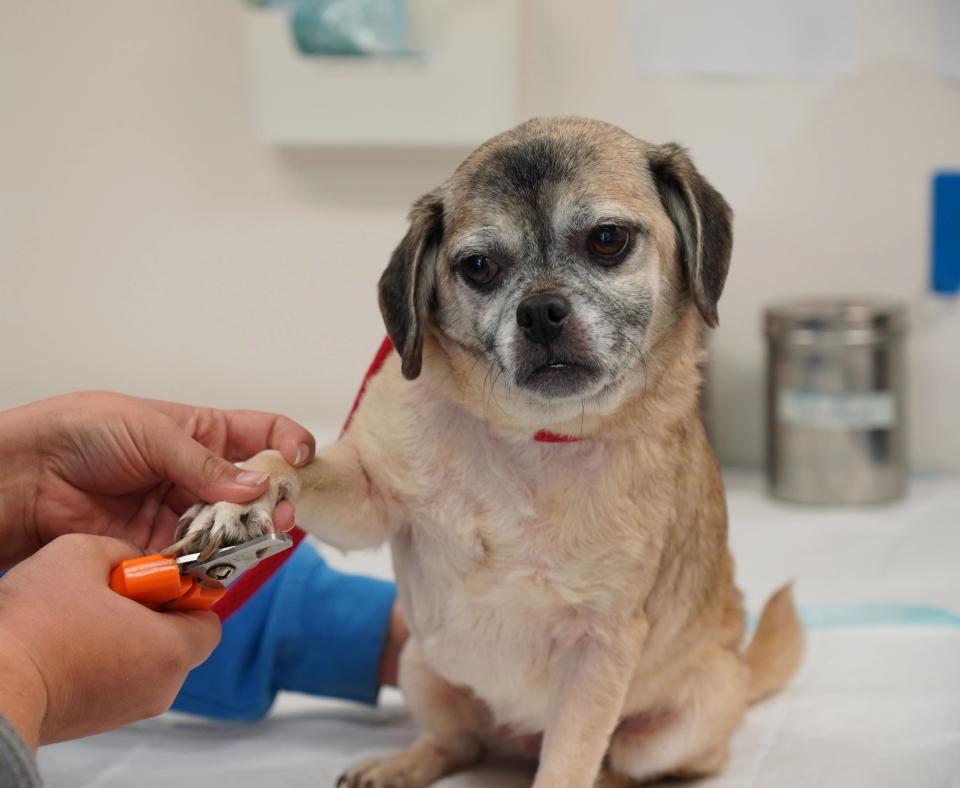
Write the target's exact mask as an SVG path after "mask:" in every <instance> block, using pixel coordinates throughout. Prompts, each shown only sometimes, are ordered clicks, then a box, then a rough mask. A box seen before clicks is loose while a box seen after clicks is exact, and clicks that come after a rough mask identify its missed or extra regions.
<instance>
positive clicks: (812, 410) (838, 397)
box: [777, 388, 897, 430]
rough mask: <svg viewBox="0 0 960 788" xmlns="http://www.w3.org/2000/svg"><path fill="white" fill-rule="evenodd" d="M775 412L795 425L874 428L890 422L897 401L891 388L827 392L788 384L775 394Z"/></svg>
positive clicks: (848, 428) (859, 428)
mask: <svg viewBox="0 0 960 788" xmlns="http://www.w3.org/2000/svg"><path fill="white" fill-rule="evenodd" d="M777 416H778V417H779V419H780V420H781V421H783V422H785V423H786V424H792V425H795V426H798V427H821V428H825V429H831V428H832V429H847V430H876V429H884V428H886V427H892V426H893V424H894V423H895V421H896V418H897V403H896V399H895V398H894V395H893V392H890V391H850V392H844V393H832V394H828V393H824V392H822V391H810V390H809V389H793V388H787V389H783V390H782V391H781V392H780V396H779V397H778V398H777Z"/></svg>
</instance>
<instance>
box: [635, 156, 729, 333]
mask: <svg viewBox="0 0 960 788" xmlns="http://www.w3.org/2000/svg"><path fill="white" fill-rule="evenodd" d="M649 160H650V172H651V174H652V175H653V180H654V182H655V183H656V185H657V190H658V191H659V192H660V200H661V201H662V202H663V206H664V208H665V209H666V211H667V215H668V216H669V217H670V220H671V221H672V222H673V225H674V227H676V230H677V257H678V260H679V262H680V264H681V266H682V268H683V271H684V274H685V277H686V280H687V285H688V287H689V288H690V293H691V294H692V295H693V300H694V303H696V305H697V309H699V310H700V314H701V315H702V316H703V319H704V321H705V322H706V323H707V325H708V326H710V327H711V328H716V327H717V325H718V320H717V301H719V300H720V293H721V292H723V283H724V282H725V281H726V279H727V271H728V270H729V268H730V252H731V250H732V248H733V211H731V210H730V206H729V205H728V204H727V201H726V200H725V199H723V195H721V194H720V192H718V191H717V190H716V189H714V188H713V187H712V186H711V185H710V184H709V183H707V181H706V179H705V178H704V177H703V176H702V175H701V174H700V173H699V172H697V168H696V167H694V166H693V162H692V161H690V157H689V156H688V155H687V152H686V151H685V150H684V149H683V148H681V147H680V146H679V145H673V144H669V145H660V146H659V147H655V148H653V149H652V150H651V151H650V154H649Z"/></svg>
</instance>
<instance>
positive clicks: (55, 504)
mask: <svg viewBox="0 0 960 788" xmlns="http://www.w3.org/2000/svg"><path fill="white" fill-rule="evenodd" d="M314 448H315V444H314V440H313V436H311V435H310V433H309V432H307V431H306V430H305V429H304V428H303V427H301V426H299V425H298V424H296V423H294V422H292V421H290V420H289V419H286V418H284V417H282V416H276V415H273V414H269V413H260V412H256V411H223V410H215V409H212V408H194V407H191V406H189V405H178V404H176V403H171V402H160V401H157V400H144V399H138V398H135V397H128V396H124V395H121V394H110V393H105V392H86V393H80V394H67V395H64V396H61V397H54V398H52V399H48V400H43V401H41V402H36V403H33V404H31V405H26V406H23V407H21V408H15V409H13V410H9V411H5V412H3V413H0V468H3V474H2V475H0V535H2V537H3V538H2V539H0V566H3V565H8V564H10V563H13V562H15V561H17V560H20V559H22V558H24V557H25V556H27V555H29V554H31V553H32V552H34V551H35V550H37V549H38V548H40V547H41V546H42V545H44V544H46V543H48V542H50V541H51V540H53V539H55V538H56V537H57V536H60V535H62V534H66V533H71V532H77V531H83V532H87V533H97V534H102V535H106V536H115V537H118V538H122V539H125V540H127V541H129V542H132V543H134V544H136V545H137V546H138V547H142V548H145V549H148V550H158V549H162V548H164V547H166V546H168V545H169V544H171V543H172V542H173V533H174V529H175V526H176V522H177V520H178V519H179V516H180V514H181V513H182V512H183V510H184V509H186V508H187V507H188V506H189V505H190V504H192V503H193V502H194V501H195V500H196V499H197V498H200V499H201V500H205V501H221V500H228V501H233V502H235V503H243V502H245V501H249V500H252V499H254V498H257V497H259V496H260V495H262V494H263V493H264V492H265V491H266V488H267V484H266V476H265V475H263V476H262V478H261V474H259V473H255V472H249V471H243V470H242V469H240V468H237V467H236V466H234V465H233V464H232V462H231V461H234V460H240V459H245V458H247V457H250V456H252V455H254V454H256V453H257V452H259V451H261V450H263V449H277V450H279V451H280V452H281V453H282V454H283V457H284V458H285V459H286V460H287V462H289V463H291V464H293V465H298V466H299V465H304V464H305V463H307V462H309V461H310V460H311V459H312V458H313V455H314ZM273 522H274V524H275V526H276V528H277V529H278V530H286V529H288V528H289V527H291V526H292V525H293V509H292V507H291V506H290V505H289V504H288V503H286V502H284V503H282V504H281V505H279V506H278V507H277V511H276V512H275V513H274V517H273Z"/></svg>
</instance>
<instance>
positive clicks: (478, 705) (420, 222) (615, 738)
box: [182, 118, 802, 788]
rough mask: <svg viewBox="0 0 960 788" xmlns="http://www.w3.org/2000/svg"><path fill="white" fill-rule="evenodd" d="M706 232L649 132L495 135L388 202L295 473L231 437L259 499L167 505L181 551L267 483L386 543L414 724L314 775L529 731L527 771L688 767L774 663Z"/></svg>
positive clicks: (683, 179)
mask: <svg viewBox="0 0 960 788" xmlns="http://www.w3.org/2000/svg"><path fill="white" fill-rule="evenodd" d="M731 244H732V234H731V212H730V209H729V207H728V206H727V204H726V202H725V201H724V199H723V197H721V196H720V194H719V193H718V192H716V191H715V190H714V189H713V187H712V186H710V184H708V183H707V182H706V181H705V180H704V179H703V177H702V176H701V175H700V174H699V173H698V172H697V170H696V169H695V168H694V166H693V164H692V163H691V162H690V159H689V158H688V157H687V155H686V153H685V152H684V151H683V150H682V149H680V148H678V147H676V146H674V145H664V146H654V145H650V144H647V143H645V142H642V141H640V140H637V139H635V138H634V137H632V136H630V135H629V134H627V133H625V132H624V131H622V130H620V129H618V128H615V127H613V126H610V125H607V124H604V123H599V122H595V121H589V120H583V119H578V118H559V119H548V120H533V121H530V122H528V123H524V124H523V125H521V126H519V127H517V128H515V129H513V130H512V131H509V132H506V133H505V134H502V135H500V136H498V137H495V138H494V139H492V140H490V141H489V142H486V143H485V144H483V145H481V146H480V147H479V148H478V149H477V150H476V151H474V153H472V154H471V155H470V156H469V157H468V158H467V159H466V161H464V162H463V164H462V165H461V166H460V167H459V168H458V169H457V171H456V172H455V173H454V174H453V176H452V177H451V178H450V179H449V180H448V181H447V182H446V183H444V184H443V185H442V186H440V187H439V188H438V189H436V190H435V191H433V192H431V193H430V194H428V195H426V196H424V197H422V198H421V199H420V200H418V201H417V203H416V204H415V205H414V208H413V211H412V214H411V226H410V230H409V232H408V233H407V235H406V237H405V238H404V239H403V241H402V242H401V243H400V245H399V246H398V247H397V250H396V251H395V252H394V255H393V258H392V259H391V261H390V264H389V266H388V267H387V269H386V272H385V273H384V275H383V278H382V279H381V282H380V305H381V309H382V311H383V314H384V319H385V321H386V324H387V328H388V330H389V333H390V336H391V337H392V339H393V341H394V344H395V346H396V348H397V349H398V355H397V356H394V357H393V358H392V359H390V360H389V361H388V362H387V365H386V367H385V368H384V370H383V371H382V372H381V373H380V374H378V375H377V376H376V377H374V378H373V380H372V381H371V383H370V386H369V389H368V392H367V394H366V396H365V398H364V400H363V402H362V404H361V406H360V409H359V410H358V412H357V413H356V415H355V417H354V419H353V422H352V425H351V427H350V429H349V430H348V432H347V433H346V435H345V436H344V437H343V438H342V439H341V440H340V441H339V442H338V443H337V444H335V445H334V446H332V447H330V448H328V449H327V450H326V451H323V452H321V453H320V454H319V455H318V457H317V458H316V460H315V461H314V462H313V463H311V464H310V465H308V466H307V467H306V468H303V469H300V470H297V469H294V468H291V467H290V466H288V465H287V464H286V463H285V462H284V461H283V460H282V459H281V458H280V456H279V455H278V454H277V453H274V452H264V453H263V454H260V455H257V457H255V458H253V459H252V460H251V461H250V462H249V463H247V465H248V467H251V468H256V469H262V470H267V471H270V472H271V474H272V476H273V482H272V485H271V490H270V492H269V494H268V495H266V496H265V497H264V498H263V499H261V500H260V501H257V502H255V503H254V504H251V505H246V506H242V505H236V504H229V503H218V504H214V505H212V506H203V505H201V506H198V507H195V508H194V509H192V510H191V511H190V512H189V513H188V516H187V517H186V518H185V519H184V521H183V525H182V529H183V532H184V533H186V534H187V535H188V536H191V537H192V542H193V545H194V546H196V547H201V546H203V545H208V544H211V543H219V542H221V541H228V542H236V541H241V540H243V539H246V538H250V537H251V536H253V535H256V534H257V533H259V532H261V531H263V530H264V529H267V528H269V527H270V519H269V518H270V513H271V512H272V510H273V507H274V506H275V504H276V502H277V501H278V500H280V499H281V498H289V499H290V500H292V501H293V502H294V504H295V505H296V507H297V511H298V516H299V517H298V519H299V520H300V521H301V522H302V523H303V524H304V525H305V526H306V527H307V528H308V529H309V530H311V531H312V532H313V533H315V534H316V535H317V536H319V537H320V538H321V539H324V540H325V541H328V542H330V543H332V544H334V545H337V546H339V547H341V548H344V549H354V548H362V547H369V546H372V545H376V544H379V543H382V542H383V541H385V540H389V541H390V544H391V547H392V550H393V559H394V566H395V569H396V576H397V585H398V589H399V594H400V601H401V605H402V608H403V612H404V614H405V615H406V617H407V619H408V621H409V624H410V629H411V632H412V638H411V640H410V642H409V643H408V645H407V646H406V648H405V650H404V653H403V656H402V658H401V667H400V681H401V686H402V688H403V690H404V693H405V696H406V699H407V702H408V704H409V707H410V711H411V713H412V714H413V716H414V717H415V719H416V720H417V722H418V723H419V725H420V727H421V728H422V729H423V735H422V736H421V737H420V738H419V739H418V740H417V741H416V742H415V743H414V744H413V746H412V747H411V748H410V749H409V750H407V751H406V752H403V753H400V754H398V755H394V756H389V757H385V758H377V759H374V760H372V761H369V762H366V763H363V764H360V765H358V766H356V767H355V768H353V769H351V770H350V771H349V772H348V773H347V774H346V775H344V776H343V777H342V778H341V783H343V784H346V785H349V786H364V787H365V788H366V786H374V787H381V788H385V787H386V786H426V785H429V784H430V783H432V782H433V781H434V780H436V779H438V778H439V777H440V776H441V775H443V774H446V773H448V772H451V771H453V770H456V769H461V768H464V767H466V766H468V765H470V764H472V763H474V762H475V761H477V760H478V759H479V758H480V757H481V755H482V753H483V752H484V750H485V749H489V748H497V747H508V748H509V747H518V748H521V749H522V748H523V747H524V746H525V745H527V746H528V745H529V744H530V743H531V742H533V741H539V735H540V734H542V745H541V746H540V748H539V758H540V765H539V769H538V771H537V777H536V782H535V785H536V786H537V788H561V787H563V786H570V787H571V788H584V787H586V786H591V785H594V784H595V781H597V780H599V781H600V784H604V785H619V784H629V783H630V782H632V781H642V780H647V779H650V778H654V777H659V776H662V775H699V774H709V773H712V772H715V771H717V770H719V769H721V768H722V767H723V765H724V764H725V762H726V760H727V757H728V750H729V740H730V736H731V734H732V732H733V731H734V729H735V728H736V727H737V725H738V724H739V722H740V720H741V718H742V717H743V714H744V710H745V709H746V707H747V704H748V703H750V702H751V701H753V700H756V699H758V698H760V697H762V696H763V695H765V694H767V693H769V692H772V691H774V690H776V689H777V688H779V687H780V686H781V685H782V684H783V683H784V682H785V681H786V680H787V679H788V678H789V677H790V675H791V674H792V673H793V672H794V670H795V669H796V667H797V665H798V662H799V658H800V652H801V649H802V630H801V628H800V625H799V623H798V621H797V618H796V615H795V612H794V609H793V604H792V600H791V597H790V594H789V592H788V591H781V592H779V593H778V594H777V595H775V596H774V597H773V599H772V600H771V601H770V602H769V603H768V604H767V607H766V609H765V610H764V613H763V616H762V618H761V620H760V624H759V626H758V629H757V633H756V635H755V636H754V640H753V642H752V643H751V644H750V646H749V647H748V648H747V649H746V650H745V651H743V652H742V653H741V652H740V650H739V648H740V644H741V640H742V638H743V634H744V613H743V608H742V606H741V601H740V594H739V592H738V591H737V589H736V588H735V586H734V584H733V568H732V560H731V558H730V555H729V552H728V550H727V542H726V539H727V523H726V509H725V504H724V495H723V487H722V484H721V479H720V475H719V473H718V470H717V465H716V462H715V460H714V457H713V454H712V452H711V450H710V446H709V445H708V443H707V439H706V437H705V435H704V431H703V427H702V425H701V423H700V419H699V417H698V410H697V401H698V396H699V386H700V379H699V376H698V373H697V362H698V360H699V358H700V354H701V344H702V342H701V331H702V324H703V323H704V322H706V323H707V324H708V325H710V326H715V325H716V323H717V300H718V299H719V297H720V292H721V290H722V289H723V284H724V280H725V278H726V273H727V268H728V265H729V260H730V251H731ZM404 378H406V379H407V380H404ZM544 430H548V431H550V432H551V433H553V434H555V435H559V436H563V437H569V438H576V439H578V440H577V441H576V442H552V443H548V442H542V441H537V440H534V435H535V434H537V433H538V432H540V431H544ZM601 769H602V772H601ZM598 775H599V776H598Z"/></svg>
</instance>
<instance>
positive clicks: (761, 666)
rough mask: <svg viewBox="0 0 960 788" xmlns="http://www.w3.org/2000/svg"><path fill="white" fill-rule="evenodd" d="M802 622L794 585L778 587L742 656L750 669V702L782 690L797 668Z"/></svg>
mask: <svg viewBox="0 0 960 788" xmlns="http://www.w3.org/2000/svg"><path fill="white" fill-rule="evenodd" d="M803 640H804V638H803V625H802V624H801V623H800V617H799V616H798V615H797V609H796V607H795V606H794V604H793V584H792V583H789V584H787V585H785V586H783V588H781V589H779V590H778V591H777V592H776V593H775V594H774V595H773V596H772V597H770V599H768V600H767V604H766V605H764V606H763V612H762V613H761V614H760V620H759V621H758V622H757V628H756V631H755V632H754V633H753V638H752V639H751V641H750V644H749V645H748V646H747V647H746V649H744V652H743V659H744V661H745V662H746V663H747V667H749V668H750V686H749V689H748V694H747V701H748V702H749V703H756V702H757V701H758V700H761V699H762V698H765V697H767V695H771V694H772V693H774V692H776V691H777V690H779V689H781V688H782V687H783V686H784V684H786V683H787V682H788V681H789V680H790V677H791V676H792V675H793V674H794V673H795V672H796V671H797V668H799V667H800V660H801V658H802V657H803Z"/></svg>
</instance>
